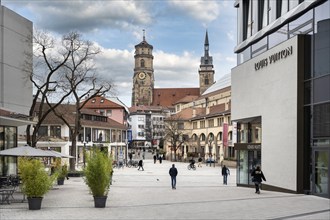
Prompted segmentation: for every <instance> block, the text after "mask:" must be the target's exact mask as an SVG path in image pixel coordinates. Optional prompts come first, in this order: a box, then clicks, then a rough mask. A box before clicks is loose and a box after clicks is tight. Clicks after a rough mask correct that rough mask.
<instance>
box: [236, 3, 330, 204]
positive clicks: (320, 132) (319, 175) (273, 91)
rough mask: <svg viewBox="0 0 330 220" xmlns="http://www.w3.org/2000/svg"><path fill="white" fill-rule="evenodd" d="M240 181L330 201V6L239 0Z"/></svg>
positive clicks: (240, 182)
mask: <svg viewBox="0 0 330 220" xmlns="http://www.w3.org/2000/svg"><path fill="white" fill-rule="evenodd" d="M235 7H236V8H237V10H238V22H237V24H238V27H237V30H238V31H237V33H238V41H237V42H238V45H237V46H236V47H235V53H236V54H237V66H236V67H235V68H233V69H232V76H231V80H232V87H231V89H232V110H231V116H232V120H233V121H234V122H236V123H237V126H236V127H237V130H236V133H237V143H236V144H235V145H234V148H235V149H236V150H237V158H238V167H237V185H238V186H252V185H253V183H252V181H251V175H250V174H251V171H252V170H253V169H254V167H255V166H256V165H261V168H262V170H263V172H264V174H265V176H266V178H267V182H265V183H264V184H263V187H264V189H269V190H276V191H283V192H292V193H308V194H309V193H310V194H314V195H318V196H322V197H327V198H330V194H329V191H330V182H329V176H330V169H329V158H330V60H329V59H330V58H329V57H330V37H329V36H330V3H329V1H325V0H309V1H303V0H277V1H270V0H259V1H250V0H237V1H235Z"/></svg>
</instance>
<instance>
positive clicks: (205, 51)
mask: <svg viewBox="0 0 330 220" xmlns="http://www.w3.org/2000/svg"><path fill="white" fill-rule="evenodd" d="M204 57H205V58H206V59H207V58H208V57H209V37H208V34H207V30H206V34H205V43H204Z"/></svg>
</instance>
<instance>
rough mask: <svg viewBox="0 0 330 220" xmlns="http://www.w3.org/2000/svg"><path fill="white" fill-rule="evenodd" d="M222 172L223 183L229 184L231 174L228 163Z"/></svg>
mask: <svg viewBox="0 0 330 220" xmlns="http://www.w3.org/2000/svg"><path fill="white" fill-rule="evenodd" d="M221 174H222V176H223V184H224V185H227V176H228V175H230V171H229V169H228V167H226V165H224V166H223V167H222V170H221Z"/></svg>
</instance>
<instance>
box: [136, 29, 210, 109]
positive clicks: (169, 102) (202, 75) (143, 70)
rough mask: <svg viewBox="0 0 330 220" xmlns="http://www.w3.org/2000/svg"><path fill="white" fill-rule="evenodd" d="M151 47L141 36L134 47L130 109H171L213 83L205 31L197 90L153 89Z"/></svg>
mask: <svg viewBox="0 0 330 220" xmlns="http://www.w3.org/2000/svg"><path fill="white" fill-rule="evenodd" d="M152 50H153V46H152V45H150V44H148V42H147V41H146V39H145V35H144V34H143V40H142V42H141V43H139V44H137V45H136V46H135V56H134V59H135V66H134V75H133V89H132V107H134V106H162V107H168V108H171V107H173V106H174V104H175V103H176V102H178V101H179V100H181V99H183V98H187V97H198V96H200V95H202V94H203V92H204V91H205V90H206V89H207V88H209V87H210V86H211V85H212V84H213V83H214V70H213V60H212V56H210V55H209V40H208V34H207V31H206V34H205V42H204V56H202V57H201V64H200V68H199V70H198V73H199V87H198V88H154V84H155V77H154V68H153V59H154V57H153V55H152Z"/></svg>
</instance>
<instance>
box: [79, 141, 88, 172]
mask: <svg viewBox="0 0 330 220" xmlns="http://www.w3.org/2000/svg"><path fill="white" fill-rule="evenodd" d="M85 139H86V141H84V137H82V139H81V142H83V143H84V149H83V162H84V168H85V167H86V144H88V137H86V138H85Z"/></svg>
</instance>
